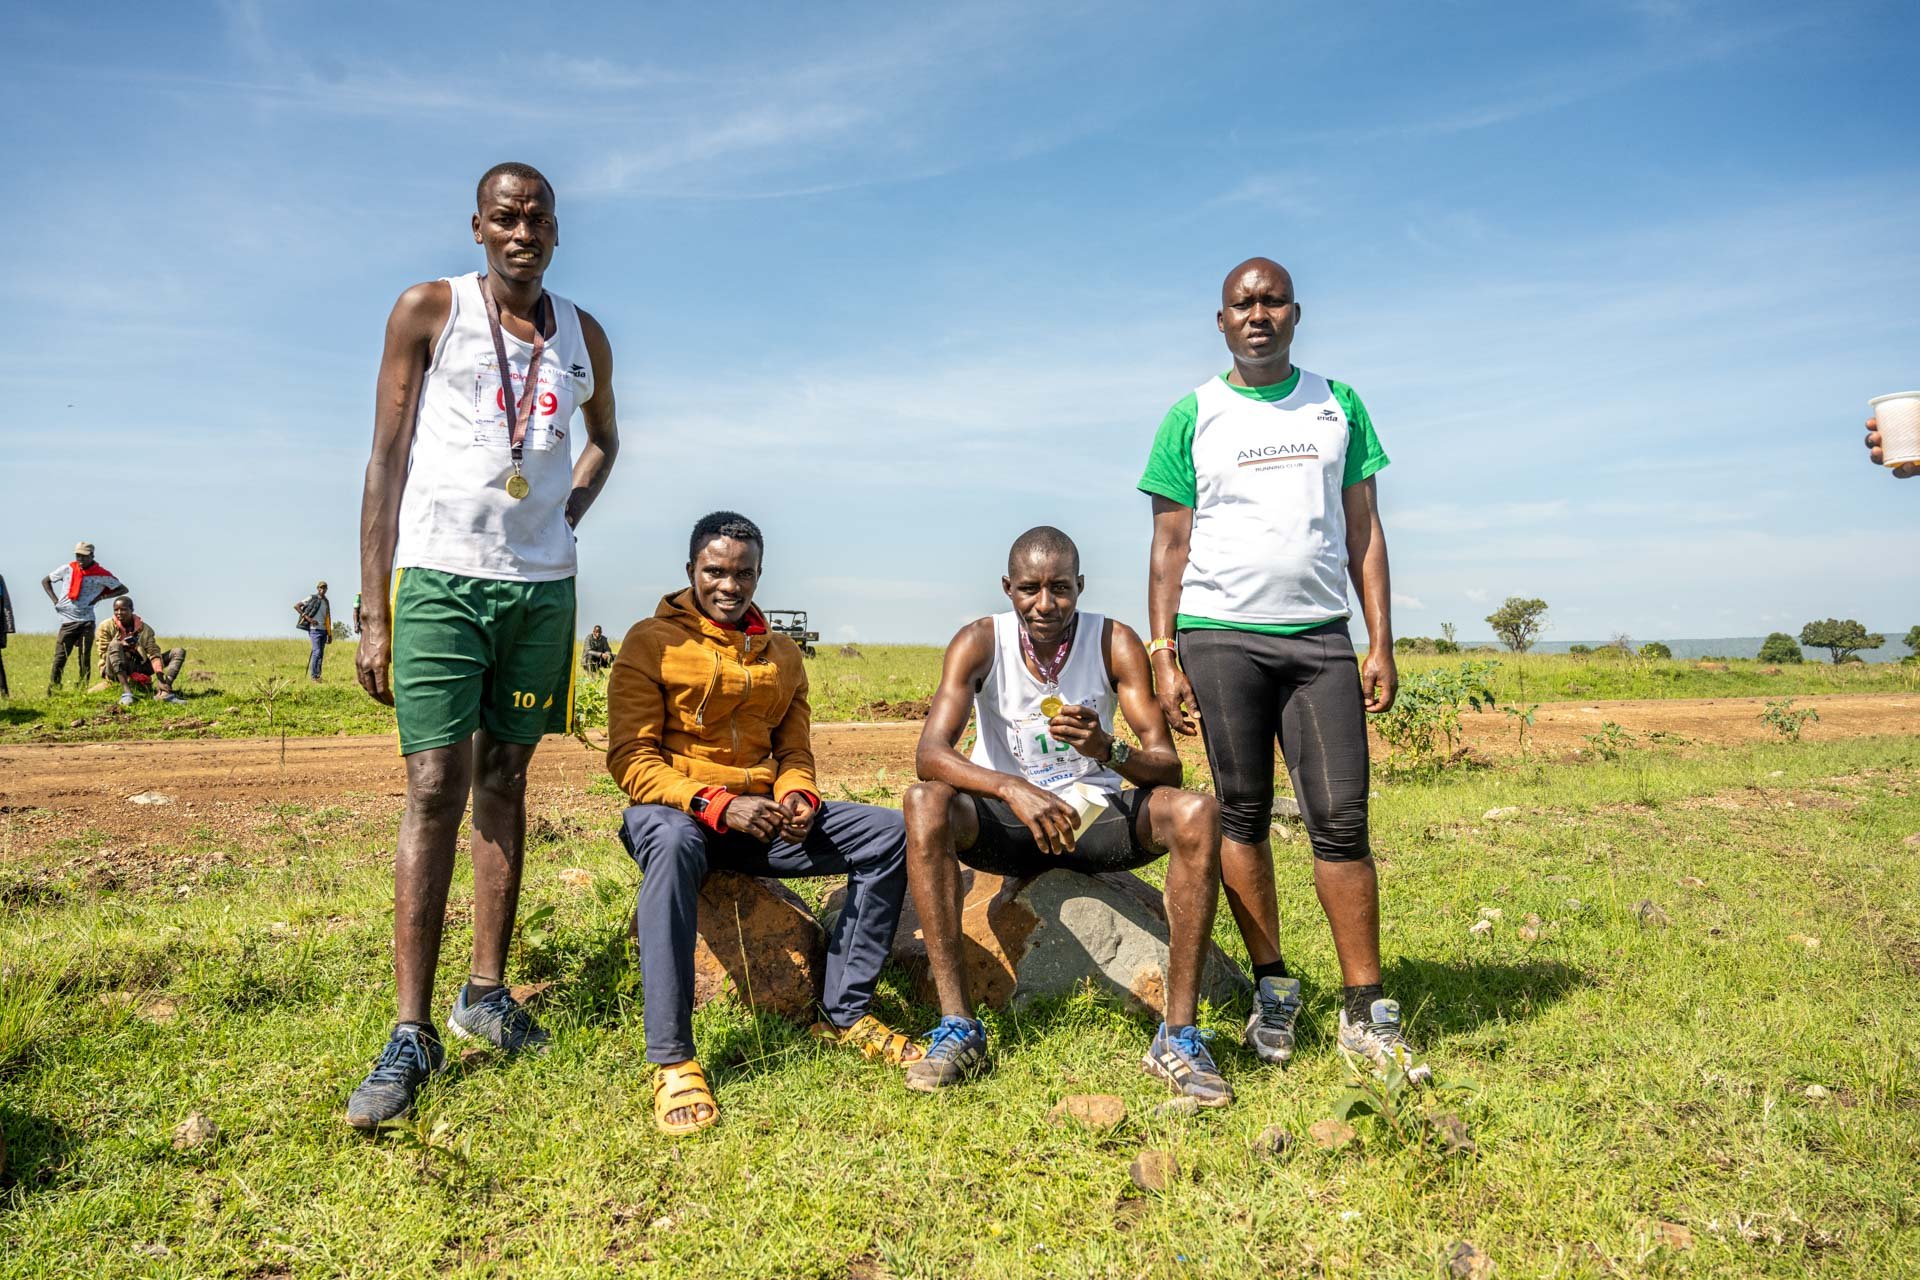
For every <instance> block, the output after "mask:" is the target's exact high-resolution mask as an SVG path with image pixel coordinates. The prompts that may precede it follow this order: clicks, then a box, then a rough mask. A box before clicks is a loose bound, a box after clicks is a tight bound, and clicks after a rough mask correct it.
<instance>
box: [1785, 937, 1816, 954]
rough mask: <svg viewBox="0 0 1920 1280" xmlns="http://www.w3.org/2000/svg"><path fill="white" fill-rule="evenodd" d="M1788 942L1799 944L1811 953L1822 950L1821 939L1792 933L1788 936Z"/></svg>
mask: <svg viewBox="0 0 1920 1280" xmlns="http://www.w3.org/2000/svg"><path fill="white" fill-rule="evenodd" d="M1787 941H1788V942H1797V943H1799V944H1800V945H1801V946H1803V947H1805V948H1806V949H1807V950H1809V951H1818V950H1819V949H1820V939H1818V938H1810V937H1808V936H1807V935H1806V934H1804V933H1790V934H1788V935H1787Z"/></svg>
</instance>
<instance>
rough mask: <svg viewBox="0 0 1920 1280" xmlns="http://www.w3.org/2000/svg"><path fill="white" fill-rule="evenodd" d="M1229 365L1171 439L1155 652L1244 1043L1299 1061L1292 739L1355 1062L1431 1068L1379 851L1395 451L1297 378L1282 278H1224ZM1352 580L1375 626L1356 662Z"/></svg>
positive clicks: (1157, 465)
mask: <svg viewBox="0 0 1920 1280" xmlns="http://www.w3.org/2000/svg"><path fill="white" fill-rule="evenodd" d="M1215 319H1216V323H1217V325H1218V326H1219V329H1220V332H1221V333H1222V334H1224V335H1225V337H1226V341H1227V349H1228V351H1229V352H1230V353H1231V354H1232V356H1233V368H1232V369H1231V370H1230V371H1228V372H1227V373H1224V374H1221V375H1220V376H1218V377H1215V378H1209V379H1208V380H1207V381H1206V382H1204V383H1202V384H1201V385H1200V386H1198V387H1196V388H1195V389H1194V390H1193V391H1192V392H1191V393H1190V394H1189V395H1187V396H1186V397H1185V398H1184V399H1182V400H1181V401H1180V402H1179V403H1178V404H1176V405H1174V407H1173V408H1172V409H1171V410H1169V411H1168V413H1167V415H1166V417H1165V419H1163V420H1162V422H1161V424H1160V429H1159V431H1158V432H1157V433H1156V434H1155V437H1154V441H1153V447H1152V449H1151V451H1150V453H1149V454H1148V458H1147V466H1146V470H1145V473H1144V474H1143V475H1142V476H1141V478H1140V489H1141V490H1142V491H1143V492H1145V493H1146V494H1147V495H1148V496H1149V497H1151V498H1152V500H1153V520H1154V537H1153V553H1152V564H1151V571H1150V584H1149V610H1150V616H1151V621H1152V628H1153V635H1154V637H1155V638H1154V639H1153V641H1152V643H1151V644H1150V645H1149V646H1148V653H1149V655H1150V657H1151V661H1152V662H1153V671H1154V684H1155V689H1156V692H1157V694H1158V697H1159V700H1160V705H1161V709H1162V710H1163V711H1164V712H1165V713H1166V715H1167V718H1168V720H1169V721H1170V722H1171V723H1172V725H1173V727H1174V729H1175V730H1176V731H1177V732H1180V733H1184V734H1192V733H1193V732H1194V731H1195V728H1196V726H1197V727H1199V728H1200V729H1201V731H1202V733H1203V735H1204V738H1205V741H1206V748H1207V760H1208V764H1209V765H1210V766H1211V768H1212V771H1213V777H1214V790H1215V793H1216V795H1217V796H1218V798H1219V802H1220V824H1221V835H1222V841H1221V852H1220V864H1221V866H1220V870H1221V881H1222V883H1223V885H1224V886H1225V888H1226V891H1227V904H1228V906H1229V907H1230V908H1231V909H1232V911H1233V916H1234V920H1235V922H1236V923H1237V924H1238V925H1239V927H1240V934H1241V937H1242V938H1244V939H1245V941H1246V944H1247V953H1248V956H1249V957H1250V959H1251V960H1252V962H1253V972H1254V979H1255V982H1256V984H1257V988H1256V989H1257V991H1258V998H1257V999H1256V1001H1255V1007H1254V1012H1253V1016H1252V1017H1251V1018H1250V1019H1249V1020H1248V1023H1247V1027H1246V1033H1245V1039H1246V1042H1247V1044H1248V1046H1249V1047H1251V1048H1252V1049H1253V1050H1254V1051H1255V1052H1256V1053H1257V1054H1258V1055H1259V1056H1260V1057H1261V1058H1263V1059H1265V1060H1266V1061H1269V1062H1276V1063H1284V1062H1286V1061H1287V1060H1288V1059H1289V1058H1290V1057H1291V1056H1292V1053H1293V1045H1294V1022H1295V1019H1296V1018H1297V1017H1298V1015H1299V1011H1300V983H1299V980H1298V979H1296V978H1294V977H1293V976H1292V975H1291V974H1289V973H1288V972H1287V967H1286V963H1285V961H1284V960H1282V958H1281V955H1280V940H1279V931H1280V920H1279V904H1278V901H1277V899H1276V897H1275V891H1274V879H1273V846H1272V842H1271V840H1270V839H1269V837H1268V824H1269V822H1270V821H1271V819H1272V813H1273V763H1274V762H1273V748H1274V742H1275V740H1276V739H1278V741H1279V743H1280V748H1281V752H1282V755H1283V756H1284V758H1285V761H1286V765H1287V769H1288V772H1289V773H1290V774H1291V776H1292V780H1293V787H1294V792H1295V795H1296V798H1297V799H1298V801H1299V804H1300V811H1301V817H1302V819H1303V820H1304V822H1305V824H1306V827H1307V835H1308V838H1309V841H1310V842H1311V844H1312V848H1313V856H1314V887H1315V888H1316V890H1317V891H1318V894H1319V898H1320V902H1321V905H1322V907H1323V908H1324V909H1325V911H1326V914H1327V919H1328V922H1329V924H1330V925H1331V926H1332V930H1333V939H1334V948H1335V950H1336V951H1337V952H1338V954H1339V959H1340V968H1341V975H1342V980H1343V983H1344V986H1345V999H1344V1000H1343V1002H1342V1003H1343V1008H1342V1010H1341V1014H1340V1037H1339V1044H1340V1048H1341V1051H1342V1052H1343V1053H1345V1054H1347V1055H1348V1057H1349V1058H1350V1059H1352V1060H1355V1061H1356V1064H1357V1063H1359V1062H1364V1063H1366V1064H1368V1065H1370V1066H1372V1067H1373V1068H1374V1069H1376V1070H1379V1071H1382V1072H1384V1071H1385V1069H1386V1068H1387V1067H1388V1066H1389V1065H1390V1064H1396V1063H1397V1064H1398V1065H1399V1066H1400V1067H1401V1068H1402V1069H1408V1070H1410V1072H1411V1073H1412V1074H1414V1075H1415V1076H1416V1077H1417V1078H1418V1077H1420V1076H1423V1075H1424V1073H1425V1068H1424V1067H1418V1066H1415V1065H1414V1063H1413V1061H1412V1058H1411V1054H1410V1052H1409V1050H1408V1048H1407V1045H1406V1042H1405V1040H1404V1039H1403V1038H1402V1036H1401V1034H1400V1009H1399V1006H1398V1005H1397V1004H1395V1003H1394V1002H1393V1001H1391V1000H1388V999H1386V998H1385V996H1384V992H1383V991H1382V989H1381V985H1380V913H1379V885H1378V881H1377V879H1376V876H1375V872H1374V865H1373V856H1372V850H1371V848H1370V846H1369V845H1368V842H1367V729H1366V712H1367V711H1374V712H1379V711H1385V710H1386V709H1387V708H1388V707H1390V706H1392V705H1393V697H1394V691H1395V688H1396V686H1397V683H1398V677H1397V675H1396V673H1395V671H1394V666H1393V634H1392V621H1391V614H1390V610H1389V607H1388V602H1389V599H1390V596H1389V588H1388V571H1387V547H1386V536H1385V534H1384V533H1383V532H1382V530H1381V527H1380V514H1379V509H1378V506H1377V505H1376V502H1375V483H1374V475H1375V473H1377V472H1378V471H1379V470H1380V469H1381V468H1382V467H1384V466H1386V465H1387V455H1386V452H1385V450H1384V449H1382V448H1381V446H1380V439H1379V437H1378V436H1377V435H1376V434H1375V433H1374V429H1373V421H1372V419H1371V418H1370V417H1369V416H1368V414H1367V410H1366V406H1365V405H1363V404H1362V403H1361V402H1360V397H1359V396H1358V395H1357V394H1355V392H1354V390H1353V388H1351V387H1349V386H1347V385H1346V384H1345V383H1341V382H1334V381H1332V380H1331V379H1328V378H1324V377H1322V376H1321V375H1319V374H1316V373H1309V372H1307V371H1305V370H1302V369H1299V368H1297V367H1295V366H1294V364H1293V358H1292V346H1293V334H1294V329H1295V327H1296V326H1297V325H1298V323H1299V320H1300V306H1299V303H1298V302H1297V301H1296V300H1295V298H1294V292H1293V278H1292V277H1291V276H1290V275H1289V274H1288V273H1287V270H1286V268H1284V267H1282V266H1280V264H1278V263H1276V262H1273V261H1271V260H1270V259H1266V258H1253V259H1250V260H1248V261H1247V262H1244V263H1242V264H1240V265H1239V266H1237V267H1235V268H1234V269H1233V270H1232V271H1231V272H1230V273H1228V275H1227V278H1226V281H1225V283H1224V284H1223V286H1222V289H1221V306H1220V310H1219V312H1218V313H1217V315H1216V318H1215ZM1349 578H1350V579H1351V580H1352V582H1353V585H1354V587H1355V589H1356V591H1357V593H1358V595H1359V597H1360V601H1361V608H1362V611H1363V612H1364V614H1365V618H1366V625H1367V634H1368V650H1367V657H1366V661H1365V663H1364V664H1361V663H1359V662H1358V661H1357V659H1356V656H1355V653H1354V648H1353V641H1352V638H1351V637H1350V635H1349V634H1348V630H1347V619H1348V618H1349V617H1350V616H1351V614H1352V610H1351V608H1350V607H1349V605H1348V602H1347V599H1348V597H1347V583H1348V580H1349Z"/></svg>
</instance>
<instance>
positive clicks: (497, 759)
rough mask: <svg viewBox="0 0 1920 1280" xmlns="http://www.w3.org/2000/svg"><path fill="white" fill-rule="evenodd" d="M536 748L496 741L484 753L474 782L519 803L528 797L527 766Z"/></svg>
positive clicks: (493, 794)
mask: <svg viewBox="0 0 1920 1280" xmlns="http://www.w3.org/2000/svg"><path fill="white" fill-rule="evenodd" d="M532 762H533V752H532V751H531V750H530V749H529V748H526V747H521V746H517V745H515V744H513V743H505V742H496V743H494V744H493V745H492V746H491V747H489V748H488V749H487V750H486V751H484V752H483V753H481V756H480V759H479V761H478V762H477V765H478V767H477V768H476V770H475V771H474V775H473V786H474V789H475V790H476V791H483V792H485V793H486V794H487V795H488V796H489V797H490V798H492V799H495V800H504V801H507V802H509V803H517V802H519V801H521V800H524V799H525V798H526V794H527V766H528V765H529V764H531V763H532Z"/></svg>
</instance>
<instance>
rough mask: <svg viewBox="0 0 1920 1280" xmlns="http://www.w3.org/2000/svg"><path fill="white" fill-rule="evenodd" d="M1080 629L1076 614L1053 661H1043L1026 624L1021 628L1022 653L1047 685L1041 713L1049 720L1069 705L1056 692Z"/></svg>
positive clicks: (1041, 703)
mask: <svg viewBox="0 0 1920 1280" xmlns="http://www.w3.org/2000/svg"><path fill="white" fill-rule="evenodd" d="M1079 630H1080V618H1079V615H1077V614H1076V615H1075V616H1074V619H1073V621H1072V622H1070V623H1068V624H1067V634H1066V635H1065V636H1064V637H1062V638H1061V641H1060V647H1059V648H1058V649H1055V650H1054V651H1053V661H1052V662H1042V661H1041V660H1040V655H1039V654H1038V653H1036V652H1035V651H1034V647H1033V637H1031V636H1029V635H1028V634H1027V628H1026V627H1025V626H1024V625H1022V626H1021V628H1020V655H1021V656H1022V657H1024V658H1025V659H1026V660H1027V661H1028V662H1030V663H1032V664H1033V669H1034V670H1035V671H1038V672H1039V673H1040V683H1041V684H1043V685H1045V686H1046V689H1047V696H1046V697H1044V698H1042V699H1040V714H1041V715H1043V716H1045V717H1046V718H1047V719H1049V720H1051V719H1053V718H1054V717H1055V716H1057V715H1059V714H1060V712H1061V710H1062V709H1063V708H1065V707H1066V705H1067V704H1066V703H1065V702H1064V701H1062V700H1061V697H1060V695H1059V693H1058V692H1056V687H1057V686H1058V685H1059V683H1060V673H1061V672H1062V671H1064V670H1066V667H1067V658H1068V657H1069V655H1071V654H1072V653H1073V638H1074V636H1075V635H1076V634H1077V633H1078V632H1079Z"/></svg>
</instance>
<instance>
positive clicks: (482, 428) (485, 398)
mask: <svg viewBox="0 0 1920 1280" xmlns="http://www.w3.org/2000/svg"><path fill="white" fill-rule="evenodd" d="M571 392H572V387H571V385H570V384H569V383H567V382H566V380H564V379H563V378H562V377H561V375H560V371H559V370H558V369H556V368H555V367H554V366H553V365H552V364H551V363H549V362H548V361H546V360H542V361H541V362H540V373H539V388H538V394H536V395H535V396H534V398H533V420H532V421H531V422H529V423H528V424H527V435H526V442H525V445H524V447H525V449H526V450H527V452H529V453H546V452H548V451H549V450H551V449H553V448H555V447H556V446H558V445H559V444H560V442H561V441H563V440H565V439H566V438H567V431H566V423H567V420H568V419H569V418H571V417H572V416H573V403H572V397H571ZM526 393H527V380H526V378H525V377H523V376H521V375H520V374H518V373H515V374H513V395H514V402H515V405H516V407H517V406H518V403H519V400H520V398H521V397H523V396H525V395H526ZM473 443H474V445H475V447H477V448H484V449H506V448H510V447H512V443H513V442H512V439H511V438H510V436H509V435H508V431H507V395H506V391H505V389H504V388H502V387H501V385H500V374H499V372H498V367H497V365H496V363H495V361H494V358H493V356H492V355H491V354H488V355H483V356H481V357H480V363H479V369H478V372H477V373H476V374H475V376H474V380H473Z"/></svg>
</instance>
